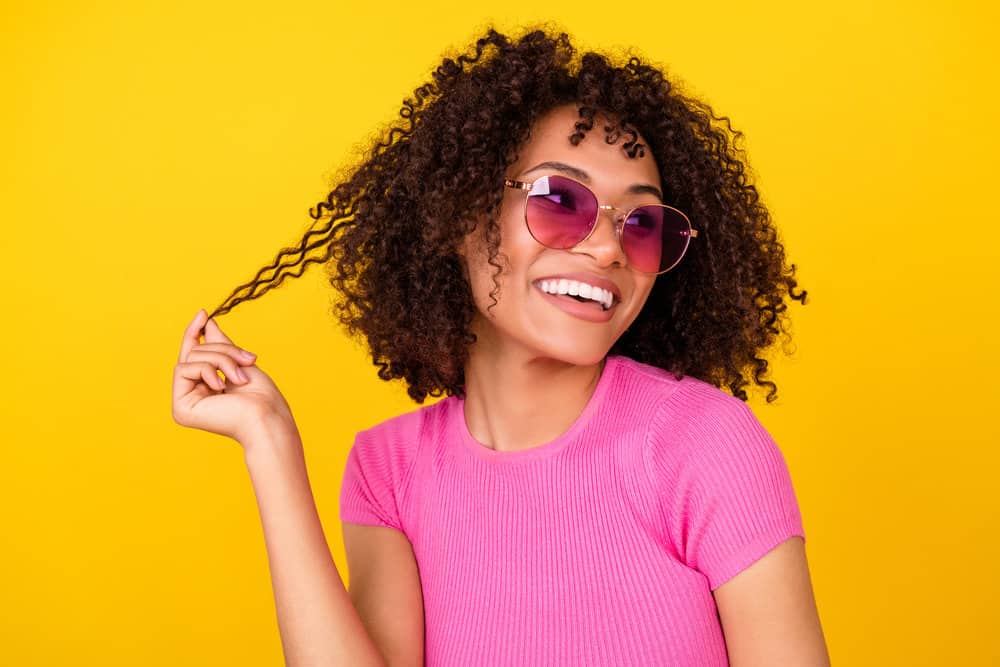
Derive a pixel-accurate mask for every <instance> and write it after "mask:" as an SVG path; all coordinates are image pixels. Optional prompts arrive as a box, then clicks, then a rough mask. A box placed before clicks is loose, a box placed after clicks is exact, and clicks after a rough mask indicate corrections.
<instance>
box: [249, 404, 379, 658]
mask: <svg viewBox="0 0 1000 667" xmlns="http://www.w3.org/2000/svg"><path fill="white" fill-rule="evenodd" d="M251 433H252V434H251V435H249V436H247V438H246V440H247V441H246V442H243V443H242V444H243V446H244V451H245V458H246V464H247V468H248V470H249V472H250V478H251V481H252V483H253V490H254V494H255V496H256V498H257V506H258V509H259V510H260V518H261V523H262V525H263V529H264V539H265V542H266V546H267V556H268V561H269V565H270V569H271V583H272V587H273V589H274V599H275V605H276V608H277V614H278V628H279V631H280V633H281V642H282V646H283V649H284V654H285V664H287V665H289V666H290V667H306V666H312V665H317V666H318V665H323V666H324V667H328V666H330V665H351V666H352V667H353V666H354V665H359V666H362V667H369V666H370V667H385V662H384V661H383V659H382V657H381V654H380V653H379V651H378V649H377V648H376V646H375V644H374V643H373V641H372V639H371V637H370V636H369V634H368V632H367V631H366V630H365V626H364V624H363V623H362V621H361V618H360V616H359V615H358V613H357V611H356V610H355V608H354V606H353V604H352V602H351V598H350V596H349V595H348V592H347V589H346V588H345V586H344V582H343V581H342V579H341V578H340V573H339V572H338V570H337V566H336V564H335V563H334V561H333V557H332V556H331V555H330V549H329V547H328V546H327V542H326V538H325V536H324V534H323V527H322V525H321V523H320V520H319V514H318V512H317V511H316V503H315V500H314V499H313V495H312V488H311V487H310V485H309V478H308V476H307V474H306V463H305V456H304V452H303V449H302V441H301V440H300V438H299V434H298V430H297V429H296V428H295V427H294V425H291V426H290V425H289V424H288V423H287V421H286V420H282V419H271V420H266V419H263V420H261V422H260V425H259V427H257V428H254V429H252V430H251Z"/></svg>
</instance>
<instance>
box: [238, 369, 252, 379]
mask: <svg viewBox="0 0 1000 667" xmlns="http://www.w3.org/2000/svg"><path fill="white" fill-rule="evenodd" d="M236 377H238V378H239V379H241V380H243V381H244V382H249V381H250V378H248V377H247V375H246V373H244V372H243V371H241V370H240V369H239V368H237V369H236Z"/></svg>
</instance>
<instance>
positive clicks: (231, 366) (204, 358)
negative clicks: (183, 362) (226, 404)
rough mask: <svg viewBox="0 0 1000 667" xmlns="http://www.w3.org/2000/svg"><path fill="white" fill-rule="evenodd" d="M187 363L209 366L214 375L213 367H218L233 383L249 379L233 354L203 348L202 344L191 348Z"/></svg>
mask: <svg viewBox="0 0 1000 667" xmlns="http://www.w3.org/2000/svg"><path fill="white" fill-rule="evenodd" d="M187 363H189V364H190V363H197V364H205V365H207V366H209V367H211V373H212V375H213V376H215V377H218V376H216V375H215V369H216V368H218V369H220V370H221V371H222V372H223V373H225V374H226V379H228V380H229V381H230V382H232V383H233V384H246V383H247V382H249V381H250V378H249V376H248V375H247V374H246V373H245V372H244V371H243V370H242V369H241V368H240V367H239V363H237V361H236V360H235V359H234V358H233V356H231V355H230V354H227V353H226V352H216V351H213V350H208V349H205V346H204V345H199V346H198V347H196V348H195V349H193V350H191V353H190V354H189V355H188V358H187ZM243 363H246V364H248V365H250V364H252V363H253V362H250V361H244V362H243Z"/></svg>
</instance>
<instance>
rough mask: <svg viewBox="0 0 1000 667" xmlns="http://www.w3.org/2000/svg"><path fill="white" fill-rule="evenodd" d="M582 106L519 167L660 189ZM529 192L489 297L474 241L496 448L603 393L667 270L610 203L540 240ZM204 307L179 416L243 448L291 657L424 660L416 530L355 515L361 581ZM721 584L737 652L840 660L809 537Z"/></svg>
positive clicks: (609, 197) (507, 230) (477, 380)
mask: <svg viewBox="0 0 1000 667" xmlns="http://www.w3.org/2000/svg"><path fill="white" fill-rule="evenodd" d="M576 119H577V115H576V109H575V107H574V106H572V105H568V106H565V107H560V108H557V109H555V110H553V111H552V112H550V113H549V114H547V115H546V116H544V117H542V118H541V119H540V120H539V122H538V124H537V126H536V128H535V130H534V132H533V134H532V138H531V140H529V142H528V145H527V146H526V147H525V148H524V150H523V152H522V154H521V155H520V157H519V160H518V162H517V163H515V164H513V165H511V166H510V168H509V169H508V172H507V174H506V175H507V176H508V177H509V178H514V179H517V180H532V179H534V178H537V177H538V176H542V175H545V174H555V173H558V171H557V170H555V169H551V168H550V169H543V170H539V171H533V172H531V173H526V170H527V169H529V168H530V167H532V166H534V165H536V164H538V163H539V162H542V161H551V160H558V161H560V162H563V163H567V164H570V165H573V166H575V167H576V168H578V169H582V170H583V171H585V172H586V173H587V174H588V178H587V179H584V178H580V177H579V176H578V179H579V180H583V181H585V182H588V185H590V187H591V188H592V189H593V190H594V192H595V193H596V194H597V196H598V199H599V201H600V203H602V204H606V203H611V204H612V205H614V206H617V207H619V208H629V207H631V206H633V205H637V204H640V203H646V202H652V201H655V196H654V195H650V194H648V193H646V194H643V195H629V194H627V193H626V190H627V189H628V188H629V186H630V185H632V184H635V183H641V184H642V183H644V184H653V185H657V184H659V183H660V180H659V176H660V175H659V171H658V168H657V165H656V164H655V162H654V161H653V159H652V157H650V156H649V153H647V154H646V156H644V157H637V158H629V157H628V156H627V155H626V154H625V153H624V151H623V150H622V148H621V146H620V145H614V144H612V145H609V144H606V143H605V142H604V137H603V132H602V131H601V128H602V126H603V121H604V120H605V119H601V118H598V119H597V124H595V129H594V130H592V132H591V133H590V134H588V135H587V136H586V138H585V139H584V140H583V141H582V142H581V143H580V144H578V145H577V146H573V145H571V144H569V142H568V140H567V139H566V137H567V135H568V134H569V133H570V131H571V130H572V127H573V123H574V122H575V121H576ZM639 140H640V141H642V138H641V137H639ZM524 196H525V192H524V191H523V190H515V189H509V188H508V189H507V190H506V192H505V195H504V201H503V205H502V210H501V214H500V225H501V232H502V238H503V241H502V243H501V247H500V250H501V253H502V256H505V257H506V259H507V264H506V267H505V270H504V272H503V274H502V275H501V276H500V294H499V295H498V303H497V305H496V306H495V307H494V308H493V309H492V311H489V310H488V309H487V307H488V306H489V304H490V302H491V301H490V298H489V293H490V291H491V289H492V286H493V284H492V270H493V267H492V266H491V265H489V264H488V263H487V262H486V252H485V249H484V248H483V245H482V242H481V239H480V238H479V236H478V235H477V234H475V232H474V233H473V234H471V235H470V236H469V237H468V238H467V239H466V243H465V245H464V246H463V248H462V249H461V254H462V256H463V258H464V259H465V262H466V269H467V274H468V277H469V281H470V285H471V287H472V292H473V297H474V299H475V302H476V305H477V309H478V311H479V312H478V315H477V316H476V318H475V320H474V323H473V330H474V331H475V333H476V334H477V336H478V337H479V339H478V341H477V342H476V343H475V344H474V345H473V347H472V349H471V350H470V358H469V361H468V364H467V366H466V402H465V410H466V412H465V419H466V423H467V425H468V426H469V430H470V432H471V433H472V434H473V436H474V437H475V438H476V439H477V440H478V441H479V442H480V444H482V446H484V447H489V448H492V449H495V450H498V451H513V450H517V449H524V448H530V447H534V446H538V445H541V444H544V443H546V442H548V441H550V440H552V439H553V438H555V437H557V436H558V435H560V434H561V433H564V432H565V431H566V430H567V429H568V428H569V427H570V426H571V425H572V423H573V422H574V421H575V420H576V419H577V418H578V417H579V415H580V413H581V412H582V411H583V408H584V407H585V406H586V403H587V401H588V400H589V399H590V397H591V395H592V394H593V390H594V388H595V387H596V384H597V380H598V379H599V377H600V373H601V372H602V370H603V359H604V357H605V356H606V355H607V352H608V351H609V350H610V349H611V347H612V345H613V343H614V341H615V340H617V338H618V337H619V336H621V334H622V333H623V332H624V331H625V329H627V328H628V326H629V325H630V324H631V323H632V322H633V321H634V320H635V318H636V316H637V315H638V313H639V311H640V310H641V309H642V306H643V304H644V303H645V301H646V299H647V298H648V296H649V293H650V291H651V289H652V287H653V282H654V280H655V276H650V275H647V274H642V273H639V272H637V271H634V270H632V269H631V268H630V267H629V266H628V261H627V259H626V258H625V256H624V254H623V253H622V251H621V247H620V246H619V244H618V241H617V238H616V236H615V232H614V228H613V225H612V224H611V218H610V217H609V216H608V214H606V213H603V212H602V214H601V219H600V221H599V224H598V227H597V229H595V230H594V233H593V234H592V235H591V236H590V238H589V239H587V240H586V241H585V242H583V243H581V244H580V245H578V246H577V247H575V248H571V249H568V250H552V249H548V248H545V247H544V246H541V245H540V244H538V243H537V242H536V241H535V240H534V239H533V238H532V237H531V236H530V234H529V233H528V231H527V229H526V227H525V225H524V220H523V198H524ZM651 198H652V199H651ZM576 271H583V272H592V273H595V274H597V275H599V276H602V277H605V278H607V279H609V280H612V281H613V282H614V283H615V284H616V285H617V286H618V288H619V290H620V292H621V302H620V303H619V304H618V306H617V307H616V309H615V311H614V313H613V316H612V318H611V319H610V321H608V322H604V323H594V322H589V321H586V320H583V319H580V318H578V317H575V316H572V315H570V314H568V313H566V312H564V311H562V310H561V309H559V308H556V307H555V306H553V305H552V304H551V303H549V302H548V301H546V300H545V299H544V297H543V296H542V295H541V294H540V293H539V292H538V291H537V289H536V288H535V286H534V285H533V282H534V281H536V280H538V279H540V278H543V277H547V276H550V275H553V274H559V273H567V272H576ZM206 319H207V318H206V314H205V312H204V311H203V310H202V311H199V313H198V315H197V316H196V317H195V319H194V320H193V321H192V322H191V323H190V324H189V325H188V327H187V329H186V331H185V334H184V340H183V343H182V346H181V352H180V355H179V357H178V364H177V366H176V367H175V370H174V383H173V402H172V409H173V416H174V419H175V421H176V422H177V423H179V424H181V425H184V426H188V427H193V428H199V429H202V430H206V431H210V432H213V433H219V434H221V435H226V436H229V437H232V438H234V439H236V440H237V441H239V442H240V444H241V445H242V446H243V448H244V450H245V455H246V461H247V466H248V469H249V470H250V473H251V478H252V480H253V484H254V491H255V494H256V496H257V499H258V505H259V507H260V512H261V518H262V523H263V527H264V534H265V538H266V543H267V548H268V557H269V563H270V567H271V571H272V579H273V585H274V590H275V601H276V606H277V611H278V618H279V628H280V629H281V635H282V643H283V647H284V650H285V656H286V662H287V664H289V665H305V664H352V665H373V666H379V665H383V666H384V665H392V666H393V667H397V666H401V665H416V666H419V665H422V664H423V652H424V651H423V639H424V625H423V624H424V617H423V605H422V599H421V586H420V578H419V573H418V569H417V566H416V560H415V557H414V554H413V550H412V547H411V545H410V543H409V541H408V540H407V538H406V536H405V534H404V533H402V532H400V531H397V530H395V529H391V528H386V527H382V526H360V525H353V524H349V523H346V522H345V523H344V524H343V531H344V546H345V549H346V551H347V557H348V562H349V569H350V572H351V586H350V591H349V593H348V591H347V590H346V589H345V588H344V586H343V582H342V581H341V577H340V575H339V573H338V572H337V569H336V565H335V564H334V562H333V560H332V558H331V556H330V553H329V550H328V547H327V545H326V540H325V538H324V537H323V530H322V527H321V525H320V522H319V518H318V515H317V513H316V508H315V504H314V501H313V497H312V492H311V490H310V488H309V482H308V478H307V476H306V470H305V465H304V463H305V462H304V456H303V448H302V445H301V441H300V440H299V438H298V432H297V429H296V428H295V425H294V420H293V419H292V416H291V411H290V410H289V408H288V405H287V403H286V402H285V401H284V399H283V397H282V396H281V394H280V392H279V391H278V390H277V387H275V386H274V383H273V382H271V380H270V378H269V377H268V376H267V375H266V374H265V373H264V372H263V371H262V370H261V369H260V368H259V367H258V366H257V365H256V360H255V359H254V358H253V356H252V355H246V354H244V351H243V350H241V348H239V347H238V346H236V345H235V344H234V343H233V341H232V340H230V339H229V338H228V337H227V336H226V335H225V334H224V333H223V332H222V331H221V329H219V327H218V325H217V324H215V322H214V321H211V322H206ZM202 330H204V335H205V342H204V343H201V342H200V337H201V336H200V334H201V332H202ZM566 341H572V345H567V344H566ZM218 371H222V372H223V373H224V374H225V376H226V379H225V380H222V379H220V378H219V377H218V375H217V372H218ZM712 593H713V595H714V596H715V600H716V604H717V608H718V611H719V618H720V622H721V626H722V629H723V633H724V636H725V640H726V646H727V650H728V653H729V661H730V664H731V665H733V666H734V667H755V666H758V665H760V666H763V665H802V666H814V665H815V666H820V667H822V666H828V665H829V664H830V660H829V656H828V654H827V650H826V645H825V642H824V638H823V632H822V629H821V627H820V621H819V615H818V613H817V610H816V603H815V599H814V596H813V591H812V587H811V582H810V575H809V569H808V566H807V563H806V555H805V545H804V543H803V541H802V540H801V539H800V538H798V537H792V538H790V539H788V540H786V541H785V542H783V543H782V544H780V545H778V546H777V547H775V548H774V549H772V550H771V551H770V552H769V553H767V554H766V555H764V556H763V557H762V558H760V559H759V560H758V561H757V562H755V563H754V564H753V565H751V566H750V567H748V568H746V569H745V570H743V571H742V572H740V573H739V574H737V575H736V576H734V577H733V578H732V579H730V580H729V581H727V582H726V583H725V584H723V585H722V586H720V587H718V588H717V589H715V590H714V591H712Z"/></svg>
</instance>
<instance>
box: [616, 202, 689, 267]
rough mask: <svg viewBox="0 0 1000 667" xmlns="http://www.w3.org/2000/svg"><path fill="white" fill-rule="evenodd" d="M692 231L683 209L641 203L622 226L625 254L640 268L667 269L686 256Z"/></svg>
mask: <svg viewBox="0 0 1000 667" xmlns="http://www.w3.org/2000/svg"><path fill="white" fill-rule="evenodd" d="M690 232H691V227H690V225H689V224H688V220H687V218H685V217H684V215H683V214H681V213H680V212H679V211H677V210H675V209H673V208H668V207H666V206H659V205H649V206H641V207H639V208H637V209H635V210H634V211H632V213H631V215H629V217H628V219H627V220H626V221H625V226H624V227H623V228H622V245H623V246H624V248H625V256H626V257H628V260H629V261H630V262H631V263H632V264H633V266H635V268H637V269H639V270H640V271H645V272H647V273H659V272H660V271H666V270H667V269H669V268H671V267H673V266H674V264H676V263H677V262H678V261H680V258H681V257H683V256H684V251H685V250H687V246H688V242H689V240H690Z"/></svg>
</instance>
